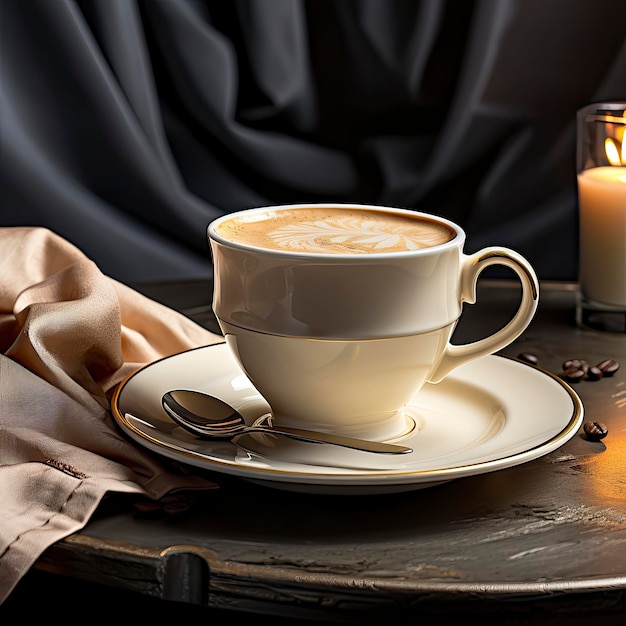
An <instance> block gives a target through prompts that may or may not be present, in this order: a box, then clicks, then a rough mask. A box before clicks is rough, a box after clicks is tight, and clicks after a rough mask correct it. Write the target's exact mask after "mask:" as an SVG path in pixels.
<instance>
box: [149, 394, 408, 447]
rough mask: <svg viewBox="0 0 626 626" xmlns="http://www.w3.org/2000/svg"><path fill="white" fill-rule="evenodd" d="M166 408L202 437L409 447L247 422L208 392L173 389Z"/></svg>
mask: <svg viewBox="0 0 626 626" xmlns="http://www.w3.org/2000/svg"><path fill="white" fill-rule="evenodd" d="M161 403H162V404H163V408H164V409H165V412H166V413H167V414H168V415H169V416H170V417H171V418H172V420H173V421H174V422H176V423H177V424H178V425H179V426H181V427H182V428H184V429H185V430H188V431H189V432H190V433H193V434H194V435H196V436H197V437H201V438H204V439H232V438H233V437H236V436H238V435H243V434H245V433H265V434H268V435H284V436H285V437H291V438H292V439H297V440H299V441H306V442H308V443H329V444H332V445H335V446H343V447H345V448H353V449H355V450H361V451H363V452H377V453H382V454H406V453H408V452H412V451H413V450H412V449H411V448H407V447H405V446H400V445H397V444H392V443H383V442H380V441H366V440H363V439H353V438H352V437H343V436H339V435H333V434H330V433H321V432H316V431H311V430H302V429H299V428H289V427H287V426H281V427H280V428H274V427H273V426H261V425H256V426H248V425H247V424H246V422H245V420H244V418H243V416H242V415H241V414H240V413H239V412H238V411H236V410H235V409H234V408H233V407H232V406H230V405H229V404H227V403H226V402H224V401H223V400H220V399H219V398H216V397H214V396H211V395H209V394H207V393H204V392H201V391H192V390H188V389H174V390H172V391H168V392H166V393H164V394H163V397H162V399H161Z"/></svg>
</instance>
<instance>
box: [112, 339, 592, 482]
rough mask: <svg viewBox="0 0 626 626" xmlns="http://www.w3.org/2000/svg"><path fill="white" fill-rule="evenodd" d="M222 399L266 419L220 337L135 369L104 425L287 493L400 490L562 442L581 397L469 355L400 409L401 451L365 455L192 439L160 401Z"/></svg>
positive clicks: (504, 463) (578, 415)
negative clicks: (180, 394) (403, 421)
mask: <svg viewBox="0 0 626 626" xmlns="http://www.w3.org/2000/svg"><path fill="white" fill-rule="evenodd" d="M176 388H181V389H197V390H200V391H204V392H206V393H209V394H212V395H214V396H217V397H219V398H221V399H222V400H225V401H226V402H228V403H230V404H231V405H232V406H234V407H235V409H237V410H238V411H239V412H240V413H241V414H242V415H243V416H244V418H245V420H246V422H247V423H248V424H253V423H255V422H260V421H265V420H268V419H269V418H270V417H271V413H270V409H269V406H268V405H267V403H266V402H265V400H264V399H263V398H262V397H261V395H260V394H259V393H258V391H257V390H256V389H255V388H254V386H253V385H252V383H251V382H250V380H249V379H248V378H247V376H246V375H245V374H244V373H243V372H242V370H241V368H240V367H239V365H238V364H237V363H236V361H235V359H234V357H233V356H232V355H231V353H230V350H229V348H228V347H227V345H226V344H225V343H219V344H215V345H211V346H205V347H201V348H196V349H193V350H189V351H186V352H182V353H180V354H176V355H174V356H171V357H167V358H164V359H161V360H159V361H155V362H154V363H151V364H149V365H146V366H145V367H143V368H141V369H139V370H137V371H136V372H135V373H134V374H132V375H131V376H129V377H128V378H127V379H126V380H125V381H123V382H122V383H121V384H120V385H119V386H118V388H117V390H116V392H115V394H114V397H113V399H112V404H111V406H112V413H113V417H114V419H115V421H116V422H117V424H118V425H119V427H120V428H121V429H122V431H123V432H124V433H126V434H127V435H128V436H129V437H130V438H132V439H133V440H134V441H136V442H137V443H139V444H140V445H142V446H144V447H146V448H148V449H149V450H152V451H153V452H156V453H158V454H161V455H163V456H165V457H168V458H170V459H173V460H175V461H178V462H181V463H186V464H188V465H193V466H196V467H199V468H202V469H204V470H211V471H215V472H221V473H224V474H229V475H231V476H237V477H240V478H243V479H246V480H249V481H253V482H258V483H261V484H263V485H265V486H269V487H274V488H280V489H285V490H290V491H303V492H313V493H337V494H371V493H389V492H397V491H409V490H413V489H421V488H424V487H431V486H434V485H437V484H440V483H443V482H447V481H450V480H454V479H458V478H462V477H466V476H473V475H477V474H483V473H486V472H492V471H496V470H501V469H505V468H509V467H513V466H515V465H519V464H521V463H525V462H527V461H531V460H534V459H537V458H539V457H541V456H544V455H546V454H548V453H550V452H552V451H554V450H556V449H557V448H559V447H560V446H562V445H563V444H565V443H566V442H567V441H568V440H569V439H571V438H572V437H573V436H574V435H575V433H576V431H577V430H578V428H579V427H580V425H581V423H582V420H583V405H582V402H581V400H580V398H579V397H578V395H577V394H576V393H575V392H574V391H573V389H572V388H571V387H570V386H569V385H568V384H567V383H565V382H564V381H562V380H561V379H560V378H558V377H557V376H555V375H553V374H551V373H550V372H547V371H545V370H542V369H541V368H538V367H537V366H532V365H529V364H527V363H523V362H521V361H518V360H517V359H512V358H508V357H503V356H496V355H492V356H487V357H483V358H481V359H478V360H476V361H474V362H471V363H468V364H466V365H463V366H461V367H459V368H458V369H456V370H455V371H454V372H452V373H451V374H449V375H448V376H447V377H446V379H445V380H443V381H442V382H440V383H437V384H427V385H426V386H425V387H423V388H422V390H421V391H420V392H419V393H418V394H416V396H415V397H414V398H413V400H412V401H411V402H410V403H409V404H408V405H407V407H406V416H407V430H406V432H405V434H403V435H402V436H400V437H398V438H397V439H395V440H394V441H397V442H399V443H402V444H403V445H405V446H409V447H410V448H412V449H413V451H412V452H411V453H409V454H399V455H394V454H384V455H382V454H373V453H367V452H359V451H356V450H349V449H346V448H340V447H337V446H331V445H327V444H314V443H313V444H311V443H303V442H297V441H293V440H290V439H288V438H286V437H277V436H274V435H256V434H255V435H244V436H240V437H238V438H237V440H236V442H231V441H208V440H204V439H198V438H196V437H195V436H193V435H192V434H190V433H188V432H187V431H185V430H183V429H181V428H180V427H178V426H177V425H176V424H175V423H174V422H172V421H171V419H170V418H169V417H168V416H167V414H166V413H165V411H164V410H163V408H162V406H161V396H162V395H163V394H164V393H165V392H166V391H169V390H171V389H176Z"/></svg>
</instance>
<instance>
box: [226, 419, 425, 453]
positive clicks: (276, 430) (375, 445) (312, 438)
mask: <svg viewBox="0 0 626 626" xmlns="http://www.w3.org/2000/svg"><path fill="white" fill-rule="evenodd" d="M248 433H264V434H266V435H284V436H286V437H291V438H292V439H297V440H299V441H306V442H308V443H329V444H332V445H335V446H343V447H344V448H352V449H354V450H361V451H363V452H376V453H378V454H407V453H409V452H413V449H412V448H407V447H406V446H401V445H398V444H396V443H384V442H382V441H369V440H367V439H354V438H352V437H344V436H342V435H335V434H332V433H322V432H317V431H312V430H302V429H300V428H291V427H289V426H280V427H274V426H247V427H246V428H245V429H244V430H243V431H242V432H241V433H238V435H239V434H242V435H243V434H248Z"/></svg>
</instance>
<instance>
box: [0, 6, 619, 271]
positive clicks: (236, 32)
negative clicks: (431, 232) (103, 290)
mask: <svg viewBox="0 0 626 626" xmlns="http://www.w3.org/2000/svg"><path fill="white" fill-rule="evenodd" d="M0 2H1V3H2V5H1V11H0V20H1V24H0V53H1V58H0V79H1V85H0V88H1V89H0V98H1V101H0V105H1V109H0V114H1V118H0V131H1V136H0V141H1V152H0V158H1V167H2V190H1V194H0V202H1V205H0V227H6V226H30V225H39V226H45V227H47V228H50V229H52V230H54V231H55V232H57V233H58V234H60V235H62V236H63V237H65V238H66V239H68V240H69V241H71V242H72V243H74V244H75V245H77V246H79V247H80V248H81V249H82V250H83V251H84V252H85V253H86V254H87V255H88V256H90V257H91V258H92V259H93V260H94V261H96V263H97V264H98V265H99V266H100V268H101V269H102V270H103V271H104V272H105V273H107V274H109V275H111V276H113V277H114V278H117V279H119V280H122V281H125V282H129V281H144V280H152V279H168V278H196V277H203V276H210V274H211V265H210V258H209V250H208V244H207V240H206V226H207V224H208V223H209V221H210V220H212V219H213V218H215V217H217V216H219V215H221V214H223V213H226V212H230V211H234V210H237V209H242V208H247V207H252V206H261V205H266V204H275V203H293V202H309V201H338V202H363V203H374V204H384V205H393V206H401V207H409V208H414V209H416V210H422V211H428V212H432V213H437V214H440V215H444V216H446V217H449V218H451V219H453V220H455V221H457V222H459V223H460V224H461V225H462V226H463V227H464V228H465V230H466V232H467V235H468V243H467V250H468V251H473V250H476V249H478V248H480V247H483V246H486V245H492V244H502V245H507V246H509V247H512V248H514V249H516V250H518V251H519V252H521V253H522V254H524V255H525V256H526V257H527V258H528V259H529V260H530V261H531V263H533V264H534V266H535V267H536V268H537V272H538V273H539V275H540V277H541V278H544V279H554V280H566V279H575V278H576V275H577V268H576V264H577V228H578V218H577V203H576V179H575V171H574V168H575V113H576V110H577V109H578V108H580V107H582V106H584V105H586V104H588V103H590V102H595V101H599V100H605V99H626V47H625V35H626V2H625V1H624V0H603V1H602V2H598V1H597V0H0ZM1 255H2V251H1V250H0V262H1Z"/></svg>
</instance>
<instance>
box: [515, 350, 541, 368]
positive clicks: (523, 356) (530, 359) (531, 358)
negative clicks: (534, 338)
mask: <svg viewBox="0 0 626 626" xmlns="http://www.w3.org/2000/svg"><path fill="white" fill-rule="evenodd" d="M517 358H518V359H520V360H521V361H525V362H526V363H530V364H531V365H537V362H538V361H539V359H538V358H537V357H536V356H535V355H534V354H531V353H530V352H520V354H518V355H517Z"/></svg>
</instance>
